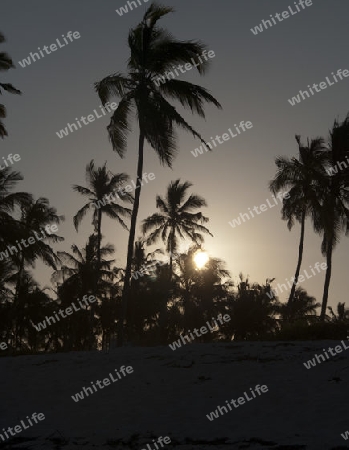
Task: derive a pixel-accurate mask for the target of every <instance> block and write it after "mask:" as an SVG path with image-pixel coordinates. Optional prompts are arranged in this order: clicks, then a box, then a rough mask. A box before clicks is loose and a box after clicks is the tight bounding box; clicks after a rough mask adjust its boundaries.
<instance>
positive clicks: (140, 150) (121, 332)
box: [118, 131, 144, 346]
mask: <svg viewBox="0 0 349 450" xmlns="http://www.w3.org/2000/svg"><path fill="white" fill-rule="evenodd" d="M143 153H144V134H143V133H142V131H141V132H140V134H139V141H138V165H137V183H136V192H135V201H134V204H133V208H132V215H131V226H130V234H129V237H128V246H127V264H126V271H125V279H124V286H123V290H122V306H121V317H120V320H119V323H118V346H122V345H123V342H124V325H125V326H126V323H125V321H126V314H127V301H128V294H129V291H130V279H131V266H132V257H133V251H134V241H135V234H136V223H137V215H138V209H139V199H140V196H141V186H142V184H141V179H142V173H143Z"/></svg>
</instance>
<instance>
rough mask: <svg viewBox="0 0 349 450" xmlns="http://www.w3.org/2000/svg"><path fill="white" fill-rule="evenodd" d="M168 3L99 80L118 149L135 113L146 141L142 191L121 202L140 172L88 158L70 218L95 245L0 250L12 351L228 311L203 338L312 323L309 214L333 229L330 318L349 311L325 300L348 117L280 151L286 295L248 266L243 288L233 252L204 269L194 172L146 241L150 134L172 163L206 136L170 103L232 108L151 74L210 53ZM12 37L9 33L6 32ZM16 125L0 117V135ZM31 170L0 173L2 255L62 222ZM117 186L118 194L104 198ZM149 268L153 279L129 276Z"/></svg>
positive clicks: (344, 176)
mask: <svg viewBox="0 0 349 450" xmlns="http://www.w3.org/2000/svg"><path fill="white" fill-rule="evenodd" d="M171 12H173V9H172V8H169V7H164V6H159V5H157V4H155V3H153V4H151V5H150V7H149V8H148V9H147V11H146V13H145V15H144V17H143V20H142V21H141V23H140V24H139V25H137V26H136V27H135V28H133V29H131V31H130V33H129V36H128V44H129V49H130V57H129V59H128V65H127V69H128V73H127V75H124V74H122V73H119V72H117V73H114V74H111V75H109V76H107V77H105V78H104V79H102V80H101V81H100V82H98V83H96V84H95V90H96V92H97V94H98V96H99V98H100V100H101V102H102V103H103V105H105V103H106V102H108V101H110V100H112V99H113V97H114V96H115V97H118V99H119V103H118V107H117V109H116V110H115V111H114V113H113V115H112V117H111V119H110V124H109V125H108V127H107V132H108V136H109V139H110V142H111V145H112V148H113V150H114V151H115V152H116V153H117V154H118V155H119V156H120V157H121V158H123V157H124V156H125V155H126V150H127V138H128V135H129V133H130V132H131V129H132V127H131V124H132V119H135V122H136V123H137V126H138V127H137V128H138V129H139V145H138V162H137V184H136V189H135V193H134V196H133V195H131V194H130V193H125V195H123V197H122V199H119V200H120V201H119V200H115V197H114V196H113V194H114V193H115V192H116V191H117V190H118V189H120V188H122V186H123V184H124V183H126V182H127V181H128V179H129V176H128V175H127V174H125V173H117V174H114V173H112V172H111V171H110V170H109V169H108V168H107V164H106V163H105V164H104V165H103V166H101V167H97V166H96V165H95V163H94V161H93V160H92V161H91V162H90V163H89V164H87V166H86V183H87V185H86V186H78V185H74V186H73V190H74V192H75V193H77V194H79V195H81V196H82V197H83V198H84V199H85V200H86V203H85V204H84V205H83V206H82V207H81V208H80V209H79V210H78V212H77V213H76V215H75V216H74V218H73V223H74V226H75V228H76V230H77V231H78V230H79V229H80V227H81V225H82V223H83V220H84V219H85V218H86V217H89V219H90V221H91V222H90V224H91V225H92V232H91V234H90V236H89V238H88V241H87V243H86V244H85V246H84V247H83V248H79V247H78V246H76V245H72V246H71V252H63V251H58V252H56V251H55V250H54V249H53V247H52V245H53V244H54V243H57V242H59V241H62V240H63V238H62V237H60V236H59V235H55V234H51V235H50V236H48V237H47V239H45V240H42V241H40V242H37V243H36V244H35V245H31V246H28V248H24V249H23V250H22V251H21V252H19V253H18V254H17V253H14V254H11V255H9V257H8V258H5V259H4V258H3V259H1V260H0V293H1V297H0V310H1V311H0V340H6V341H7V342H8V344H9V346H10V348H11V349H12V351H13V350H16V351H32V352H36V351H49V350H50V351H67V350H83V349H92V348H107V347H108V345H109V343H110V341H111V337H112V336H114V335H115V334H116V333H117V335H118V339H119V340H118V342H119V345H122V344H123V342H124V341H125V338H126V339H127V340H128V341H131V342H133V343H136V344H142V345H144V344H164V343H166V342H171V341H173V340H174V339H176V337H177V336H178V335H179V334H180V333H182V332H183V331H185V330H187V329H188V328H190V329H193V328H195V327H200V326H201V325H202V324H203V323H205V321H207V320H210V319H211V318H212V317H216V316H217V315H218V314H229V315H230V316H231V321H230V322H228V323H225V325H224V326H222V327H221V329H220V331H219V333H217V334H216V335H215V336H213V335H203V336H202V338H201V339H202V341H204V342H205V341H206V340H208V339H226V340H231V339H232V338H235V339H263V338H272V337H276V336H278V335H279V334H278V333H280V332H281V331H282V330H283V328H284V325H285V323H288V324H294V323H295V322H297V321H302V323H303V324H306V325H310V324H311V323H313V322H314V321H315V320H316V318H317V316H316V309H317V308H318V306H320V305H319V304H318V303H316V300H315V299H314V298H313V297H311V296H309V295H308V294H307V293H306V291H305V290H304V289H301V288H299V287H297V281H298V277H299V273H300V269H301V264H302V257H303V246H304V235H305V221H306V219H307V218H310V219H311V220H312V223H313V225H314V230H315V231H316V232H317V233H320V234H321V235H322V237H323V240H322V252H323V254H324V255H325V256H326V261H327V272H326V278H325V286H324V294H323V300H322V308H321V318H322V319H323V320H324V319H328V320H331V321H332V322H333V323H338V322H339V323H343V322H346V321H347V320H348V313H347V310H346V309H345V305H344V304H341V303H340V304H339V305H338V308H337V314H335V313H334V312H333V310H332V309H330V313H331V317H328V316H326V310H327V309H328V308H327V299H328V290H329V285H330V279H331V270H332V252H333V249H334V248H335V245H336V244H337V243H338V241H339V238H340V233H341V231H345V232H348V229H349V228H348V224H349V220H348V219H349V215H348V214H349V210H348V206H349V205H348V200H349V198H348V196H347V195H348V194H347V193H348V187H349V186H348V180H349V175H348V170H343V171H339V172H338V171H336V172H331V171H330V169H331V168H334V167H336V165H337V164H338V162H341V161H343V160H344V159H345V158H346V157H347V156H348V154H349V153H348V152H349V148H348V145H349V119H346V120H344V122H343V123H339V122H337V121H336V122H335V123H334V126H333V128H332V130H331V133H330V137H329V139H328V140H327V141H325V140H324V139H322V138H317V139H314V140H312V141H311V142H309V141H308V143H307V145H303V144H302V143H301V140H300V137H299V136H296V139H297V143H298V147H299V157H298V159H297V158H291V159H289V158H285V157H279V158H277V159H276V165H277V169H278V170H277V173H276V176H275V178H274V179H273V180H272V181H271V182H270V189H271V190H272V192H273V193H274V194H276V193H277V192H279V191H281V190H285V189H287V190H288V191H289V194H290V195H289V197H288V198H287V199H286V198H285V199H284V201H283V207H282V218H283V219H284V220H287V225H288V227H289V229H291V228H292V227H293V225H294V223H295V222H299V223H300V225H301V238H300V244H299V257H298V263H297V268H296V275H295V281H294V284H293V286H292V290H291V293H290V297H289V300H288V302H287V303H286V304H281V303H280V302H279V300H278V298H277V297H273V295H270V294H271V292H272V282H273V279H267V280H266V282H265V284H262V285H260V284H258V283H250V282H249V280H248V279H244V277H243V276H242V275H240V281H239V283H238V284H237V285H236V286H234V284H233V282H232V280H231V277H230V273H229V272H228V271H227V270H226V268H225V265H224V263H223V261H221V260H220V259H218V258H215V257H210V258H209V260H208V262H207V263H206V264H205V266H204V267H203V268H202V269H201V270H198V267H197V266H196V265H195V263H194V260H193V256H194V255H195V254H196V252H198V251H199V250H200V249H201V246H202V245H203V244H204V235H211V236H212V234H211V232H210V230H209V229H208V228H207V226H206V224H207V223H208V221H209V219H208V217H206V216H204V215H203V213H202V211H201V209H202V208H204V207H206V206H207V204H206V201H205V199H203V198H202V197H200V196H199V195H196V194H193V193H189V190H190V189H191V188H192V184H191V183H190V182H188V181H184V182H181V180H180V179H177V180H174V181H171V182H170V184H169V185H168V187H167V190H166V194H165V196H164V197H162V196H160V195H158V196H157V197H156V201H155V208H156V209H157V212H154V213H153V214H152V215H150V216H149V217H148V218H146V219H145V220H144V221H143V223H142V226H141V230H142V235H141V236H139V237H138V239H137V240H136V229H137V216H138V210H139V204H140V195H141V187H142V183H141V181H140V180H141V179H142V173H143V161H144V148H145V145H146V144H148V145H149V146H150V147H151V148H153V149H154V150H155V152H156V153H157V155H158V157H159V159H160V162H161V163H162V164H163V165H167V166H169V167H171V166H172V162H173V160H174V158H175V156H176V153H177V141H176V135H175V131H176V129H177V128H181V129H183V130H185V131H188V132H190V133H191V134H192V135H193V136H194V137H195V138H198V139H199V140H201V142H203V143H205V141H204V139H203V138H202V136H201V134H200V133H199V132H197V131H196V130H195V129H194V128H193V127H192V126H191V125H190V124H189V123H188V122H187V120H186V119H185V118H184V117H183V116H182V115H181V114H180V113H179V112H178V110H177V109H176V107H175V106H173V104H172V103H170V101H171V100H173V101H176V102H177V103H179V104H180V105H181V106H182V107H184V108H186V109H189V110H190V111H191V112H192V113H196V114H198V115H199V116H200V117H202V118H204V117H205V111H204V106H205V104H212V105H213V106H215V107H217V108H221V105H220V103H219V102H218V101H217V100H216V99H215V98H214V97H213V96H212V95H211V94H210V93H209V92H208V91H207V90H206V89H205V88H203V87H201V86H198V85H195V84H193V83H189V82H186V81H181V80H178V79H176V80H168V81H167V82H166V83H162V84H160V85H159V86H156V84H155V83H154V82H153V81H152V80H153V79H154V77H155V78H156V77H158V76H161V75H163V73H165V72H166V71H168V70H171V68H172V67H173V66H174V65H178V64H183V65H184V64H186V63H190V62H191V61H192V58H194V57H196V55H198V54H202V53H203V51H204V50H207V48H206V46H205V45H204V44H203V43H201V42H200V41H179V40H176V39H175V38H173V37H172V36H171V35H170V34H169V33H168V32H167V31H166V30H165V29H163V28H161V27H159V26H158V21H159V20H160V19H161V18H163V17H164V16H166V15H167V14H169V13H171ZM3 41H4V37H3V35H2V34H0V43H1V42H3ZM209 64H210V61H209V60H207V61H203V63H202V64H200V65H198V66H196V69H197V71H198V73H199V74H200V75H203V74H205V72H206V70H207V69H208V67H209ZM11 67H13V64H12V61H11V58H10V57H9V56H8V55H7V54H6V53H1V55H0V70H8V69H9V68H11ZM0 88H3V89H5V90H7V91H8V92H12V93H17V94H18V93H20V91H18V90H17V89H15V88H14V87H13V86H12V85H10V84H0ZM0 93H1V89H0ZM4 117H5V108H4V106H3V105H0V119H1V118H4ZM6 135H7V133H6V130H5V128H4V125H3V123H2V122H1V121H0V136H1V137H4V136H6ZM22 179H23V178H22V175H21V174H20V173H18V172H16V171H13V170H12V169H10V168H6V169H5V170H3V171H0V252H1V251H3V250H4V249H5V248H6V247H7V246H9V245H15V243H16V242H18V241H20V240H21V239H27V238H28V236H29V235H31V234H32V233H33V232H34V231H38V232H40V231H42V230H43V229H44V228H45V226H47V225H51V224H57V225H59V224H60V223H61V222H62V220H64V217H63V216H61V215H58V213H57V211H56V209H55V208H53V207H52V206H50V204H49V201H48V200H47V199H45V198H39V199H38V200H35V199H34V198H33V196H32V195H31V194H28V193H25V192H14V189H15V188H16V187H17V183H18V182H20V181H21V180H22ZM111 197H113V198H114V200H113V201H111V200H110V201H109V200H108V201H105V199H108V198H109V199H110V198H111ZM96 205H98V207H96ZM105 217H108V218H109V219H112V220H115V221H116V222H117V224H118V225H120V226H121V229H122V230H124V231H127V232H128V246H127V262H126V267H125V268H120V267H117V266H116V265H115V259H114V246H113V245H111V244H108V243H104V242H103V234H102V232H103V224H104V222H103V218H105ZM122 230H121V232H122ZM184 241H185V242H188V241H189V243H190V245H191V246H190V247H189V249H188V250H187V251H182V252H181V251H180V245H181V242H184ZM157 242H162V243H163V244H164V247H165V248H164V249H160V248H159V249H156V250H154V251H150V249H149V248H147V247H148V246H152V245H154V244H156V243H157ZM166 254H167V255H168V257H169V259H168V261H165V262H163V263H162V264H156V263H157V262H158V261H159V260H158V258H164V257H166ZM37 260H41V261H43V262H44V263H45V264H47V265H48V266H49V267H51V268H52V270H53V273H52V284H53V288H51V291H50V289H48V288H44V289H40V288H39V286H38V284H37V282H36V281H35V279H34V278H33V275H32V273H31V272H30V269H31V268H32V267H33V266H34V264H35V262H36V261H37ZM154 263H155V264H154ZM144 267H145V268H146V271H145V272H146V274H147V275H146V276H142V277H132V274H133V273H137V272H138V271H139V270H140V269H141V268H142V269H144ZM148 267H149V271H148V272H147V268H148ZM150 267H152V268H151V269H150ZM154 267H155V269H154ZM88 294H91V295H94V296H95V297H96V299H97V302H96V303H94V304H91V305H90V307H89V308H86V309H85V310H81V311H79V312H76V313H74V314H72V315H70V316H69V317H66V318H65V319H64V320H60V321H58V322H57V323H54V324H53V325H52V326H50V327H47V328H45V329H42V330H41V331H38V330H37V329H36V328H35V327H34V326H33V323H35V324H38V323H40V322H42V321H43V320H44V318H45V317H46V316H50V315H53V314H54V313H55V311H56V310H58V309H59V308H65V307H67V306H69V305H70V304H71V303H72V301H74V300H75V299H77V298H82V297H83V296H84V295H88Z"/></svg>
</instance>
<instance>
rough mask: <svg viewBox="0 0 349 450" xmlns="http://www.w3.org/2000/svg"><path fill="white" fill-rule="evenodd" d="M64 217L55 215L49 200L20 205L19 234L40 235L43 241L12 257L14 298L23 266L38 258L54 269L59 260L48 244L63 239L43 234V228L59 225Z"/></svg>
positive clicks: (19, 283) (41, 198) (43, 199)
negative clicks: (16, 267) (34, 233)
mask: <svg viewBox="0 0 349 450" xmlns="http://www.w3.org/2000/svg"><path fill="white" fill-rule="evenodd" d="M63 220H64V216H59V215H58V214H57V210H56V208H54V207H52V206H50V204H49V200H48V199H47V198H44V197H40V198H39V199H38V200H36V201H34V200H32V201H31V202H30V203H26V204H24V205H22V208H21V217H20V220H19V223H20V232H21V234H22V236H23V237H24V238H28V236H32V234H33V232H34V231H35V232H37V233H42V236H45V241H46V242H44V241H43V240H37V241H36V242H35V244H34V245H28V246H27V247H26V248H22V250H21V253H20V254H19V255H17V254H16V255H14V260H15V262H16V264H17V266H18V275H17V277H18V278H17V287H16V298H17V299H18V292H19V289H20V285H21V281H22V280H21V279H22V275H23V271H24V268H25V265H29V266H33V265H34V263H35V261H36V260H37V259H38V258H40V259H41V260H42V261H43V262H44V263H45V264H47V265H48V266H50V267H52V268H53V269H56V267H57V263H58V262H59V259H58V257H57V255H56V253H55V251H54V250H53V248H52V247H51V245H50V243H56V242H61V241H63V240H64V238H63V237H61V236H58V235H57V234H55V233H50V234H47V233H45V226H46V225H51V224H58V225H59V224H60V223H61V222H62V221H63Z"/></svg>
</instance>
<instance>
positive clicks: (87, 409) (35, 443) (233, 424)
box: [0, 341, 349, 450]
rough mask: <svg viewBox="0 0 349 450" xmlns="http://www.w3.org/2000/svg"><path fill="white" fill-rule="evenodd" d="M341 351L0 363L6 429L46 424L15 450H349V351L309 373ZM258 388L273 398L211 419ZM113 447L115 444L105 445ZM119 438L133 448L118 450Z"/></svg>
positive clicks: (301, 348) (202, 348) (292, 347)
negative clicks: (152, 447)
mask: <svg viewBox="0 0 349 450" xmlns="http://www.w3.org/2000/svg"><path fill="white" fill-rule="evenodd" d="M339 343H340V342H339V341H322V342H301V343H298V342H297V343H296V342H293V343H287V342H286V343H285V342H284V343H282V342H280V343H263V342H258V343H257V342H256V343H254V342H253V343H231V344H190V345H189V344H188V345H186V346H185V347H183V348H181V349H178V350H176V351H172V350H171V349H170V348H169V347H168V346H166V347H153V348H139V347H137V348H132V347H125V348H123V349H115V350H112V351H111V352H110V353H109V354H104V353H98V352H92V353H89V352H81V353H75V352H72V353H66V354H50V355H40V356H20V357H6V358H0V373H1V375H0V386H1V402H0V430H1V429H2V428H3V427H5V428H7V427H9V426H10V427H14V426H15V425H17V424H19V423H20V420H24V419H25V417H26V416H27V415H31V414H32V413H33V412H36V413H44V414H45V417H46V418H45V420H44V421H42V422H40V423H39V424H38V425H35V426H33V427H32V428H30V429H28V430H25V431H23V432H22V433H20V434H17V435H16V437H18V438H21V439H23V442H22V443H21V444H18V446H13V447H11V448H30V449H53V448H63V449H66V450H68V449H69V450H72V449H76V450H79V449H85V450H88V449H97V448H98V449H100V448H103V449H106V450H109V449H112V448H113V449H116V448H124V449H128V448H130V449H131V448H135V449H139V450H141V449H143V448H145V445H146V443H150V444H151V442H152V438H157V437H158V436H163V437H164V436H170V438H171V439H172V442H175V443H176V445H173V446H172V445H171V444H170V445H168V446H165V447H164V448H165V449H166V448H168V449H172V448H180V449H184V450H186V449H196V450H205V449H206V448H211V449H212V448H214V449H240V448H241V449H242V448H246V449H274V450H275V449H280V450H281V449H284V450H286V449H292V448H299V449H302V448H304V449H314V450H321V449H326V450H327V449H334V448H336V447H339V448H349V441H348V442H346V441H344V439H343V438H342V437H341V435H340V434H341V433H344V432H345V431H346V430H349V414H348V404H349V350H348V351H347V352H346V351H344V352H343V353H341V354H340V355H337V356H336V357H333V358H331V359H330V360H328V361H326V362H324V363H321V364H318V365H317V366H316V367H314V368H311V369H310V370H307V369H306V368H305V367H304V365H303V362H305V361H307V360H308V359H310V358H313V357H314V354H315V353H316V352H317V353H318V354H319V353H322V349H323V348H325V349H327V348H328V347H329V346H332V347H334V346H335V345H338V344H339ZM122 365H126V366H127V365H131V366H132V367H133V368H134V373H132V374H130V375H127V376H126V377H125V378H123V379H122V380H120V381H119V382H117V383H113V384H111V385H110V386H107V387H105V388H104V389H103V390H98V391H97V392H96V393H94V394H93V395H90V396H89V397H87V398H85V399H84V400H81V401H79V402H78V403H75V402H74V401H73V400H72V398H71V395H74V394H76V393H77V392H80V391H81V390H82V387H83V386H85V387H87V386H88V385H90V382H91V381H93V382H95V381H96V380H98V379H99V380H101V379H103V378H106V377H107V376H108V374H109V372H113V373H114V374H115V372H114V369H119V368H120V366H122ZM257 384H260V385H263V384H265V385H267V386H268V388H269V391H268V392H267V393H265V394H263V395H261V396H260V397H257V398H256V399H254V400H253V401H250V402H248V403H246V404H244V405H241V406H240V407H239V408H237V409H233V410H232V411H230V412H228V413H227V414H224V415H223V416H220V417H219V418H218V419H215V420H214V421H212V422H210V421H209V420H208V419H207V417H206V414H209V413H210V412H211V411H213V410H215V409H216V408H217V406H218V405H221V406H223V405H224V404H225V400H231V399H232V398H234V399H237V397H239V396H241V395H242V393H243V392H244V391H247V390H249V388H250V387H252V388H254V387H255V386H256V385H257ZM132 435H139V436H138V437H137V438H136V437H134V438H133V441H132V442H133V446H132V445H131V444H126V442H128V441H129V440H130V439H131V436H132ZM27 437H28V438H29V437H35V438H36V439H35V440H32V441H29V440H28V441H26V438H27ZM62 437H64V438H65V439H66V440H67V443H66V444H61V446H58V447H55V446H54V444H53V442H52V439H54V438H62ZM224 438H225V439H226V440H225V441H224ZM219 439H221V441H219ZM11 440H13V441H15V440H16V438H12V439H11ZM108 440H110V441H113V442H114V444H113V445H106V443H107V441H108ZM119 440H123V441H124V442H125V443H124V444H123V445H120V446H117V445H116V442H117V441H119ZM190 440H193V441H199V442H196V445H194V444H195V443H194V442H191V441H190ZM0 442H1V440H0ZM7 442H10V441H6V443H7ZM205 442H206V443H207V444H208V443H209V442H211V445H205ZM111 444H112V442H111ZM184 444H187V445H184ZM220 444H221V445H220ZM227 444H228V445H227ZM274 444H275V445H274ZM291 444H293V446H291V447H288V446H289V445H291ZM283 445H285V447H283ZM286 445H288V446H287V447H286ZM102 446H103V447H102ZM298 446H299V447H298ZM302 446H304V447H302ZM0 448H6V449H7V448H10V447H9V446H7V445H6V446H1V444H0Z"/></svg>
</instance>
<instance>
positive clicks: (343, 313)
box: [327, 302, 349, 322]
mask: <svg viewBox="0 0 349 450" xmlns="http://www.w3.org/2000/svg"><path fill="white" fill-rule="evenodd" d="M327 309H328V310H329V311H330V313H331V317H332V320H333V321H334V322H344V321H346V320H349V309H347V308H345V302H343V303H341V302H338V304H337V308H336V310H337V314H336V313H334V312H333V308H332V307H331V306H328V308H327Z"/></svg>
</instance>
